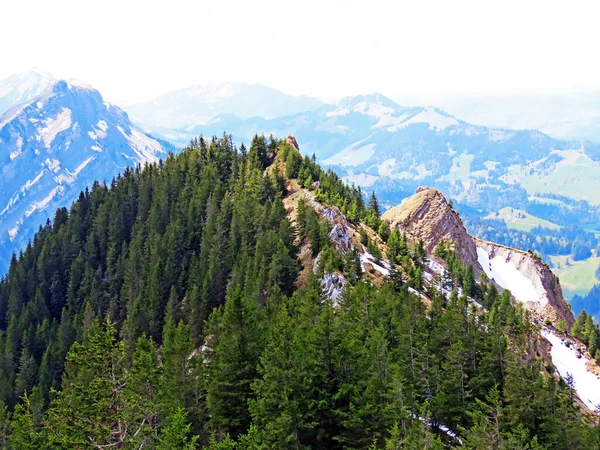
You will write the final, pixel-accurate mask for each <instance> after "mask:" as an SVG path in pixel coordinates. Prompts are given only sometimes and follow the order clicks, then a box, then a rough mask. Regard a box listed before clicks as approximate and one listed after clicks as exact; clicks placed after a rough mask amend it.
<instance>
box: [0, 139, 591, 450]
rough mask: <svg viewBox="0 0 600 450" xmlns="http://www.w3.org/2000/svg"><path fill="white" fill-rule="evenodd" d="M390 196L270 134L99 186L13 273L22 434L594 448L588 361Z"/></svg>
mask: <svg viewBox="0 0 600 450" xmlns="http://www.w3.org/2000/svg"><path fill="white" fill-rule="evenodd" d="M277 175H279V176H277ZM435 197H437V195H436V196H435ZM439 200H440V201H441V199H439ZM410 203H414V202H410ZM439 205H440V206H442V204H441V203H439ZM445 208H449V206H448V205H447V204H446V206H445ZM377 209H378V208H377V202H376V199H373V201H370V202H369V205H368V206H367V205H365V202H364V200H363V198H362V196H361V193H360V192H359V191H358V190H357V189H355V188H351V187H348V186H347V185H345V184H344V183H343V182H342V181H341V180H340V178H339V177H338V176H337V175H336V174H335V173H333V172H331V171H324V170H322V169H321V168H320V167H319V166H318V165H317V164H315V163H314V162H313V161H312V160H311V159H310V158H302V157H301V155H300V153H299V152H298V147H297V145H296V140H295V139H286V140H285V141H271V142H270V141H267V140H266V139H264V138H260V137H257V138H256V139H254V140H253V142H252V144H251V145H250V146H249V149H248V152H247V153H246V152H238V151H237V150H236V149H235V148H234V147H233V145H232V143H231V140H230V139H229V138H228V137H226V136H225V137H223V138H221V139H215V140H211V141H206V140H204V139H198V140H195V141H193V142H192V143H191V145H190V146H189V147H188V148H186V149H184V150H183V151H182V152H181V153H180V154H178V155H176V156H173V157H169V158H168V159H167V160H166V161H165V162H164V164H161V165H154V166H149V167H147V168H145V169H143V170H140V171H133V170H129V171H127V172H126V173H125V174H124V176H123V177H121V178H120V179H119V180H117V181H116V182H115V183H113V184H111V186H110V187H104V186H101V187H99V188H97V189H95V190H93V191H92V192H85V193H83V194H82V195H81V196H80V197H79V198H78V200H77V201H76V203H75V204H74V205H73V207H72V208H71V211H70V214H63V213H60V214H58V215H57V218H56V219H55V221H54V224H53V226H51V227H47V228H45V229H44V230H42V231H41V232H40V233H39V234H38V235H37V237H36V239H35V241H34V243H33V244H32V246H30V247H28V248H27V250H26V251H25V252H24V254H23V255H22V256H21V257H20V258H19V259H18V261H16V262H15V264H14V266H13V267H12V269H11V271H10V273H9V274H8V276H7V277H6V278H3V279H2V280H0V310H5V311H6V312H7V313H6V314H4V315H0V330H1V331H2V332H3V333H1V334H0V337H1V338H2V343H3V344H4V345H0V362H2V375H3V376H2V377H0V399H2V400H3V401H5V402H6V404H7V405H8V407H7V409H9V410H11V412H12V411H13V410H14V414H13V415H11V417H12V420H11V421H10V426H9V427H7V429H8V434H9V436H8V439H9V442H10V444H11V446H13V447H15V448H26V447H27V446H29V447H34V448H62V447H64V443H65V442H66V443H68V444H69V446H71V447H72V446H77V447H79V448H89V447H93V446H95V447H102V448H111V447H112V448H119V447H121V448H124V447H132V448H141V447H143V448H160V447H166V448H181V447H187V448H190V449H192V448H197V447H198V446H202V445H204V446H206V445H208V446H209V447H211V446H212V447H226V448H259V447H262V448H269V449H270V448H273V449H285V448H289V447H290V444H291V445H292V446H293V447H298V448H327V449H333V450H342V449H344V448H357V449H362V448H376V449H381V450H383V449H385V448H403V447H407V448H415V449H417V448H418V449H421V448H439V449H441V448H446V447H451V446H452V447H457V446H461V445H464V446H465V447H466V448H477V449H479V448H484V446H482V445H481V443H482V442H484V443H487V442H490V440H491V439H493V441H492V442H493V443H496V444H498V445H497V446H498V447H499V448H527V447H530V448H535V447H536V446H538V447H539V446H543V447H544V448H548V449H563V448H571V449H573V450H579V449H582V450H583V449H589V448H596V447H597V445H596V443H597V432H596V431H597V430H595V429H594V428H593V427H592V426H590V421H592V416H591V414H592V413H591V412H590V411H588V410H585V409H583V410H580V409H578V407H577V404H576V403H575V402H577V401H578V400H577V393H579V392H580V391H581V390H582V389H583V390H585V389H584V388H585V386H584V387H583V388H582V386H581V385H579V381H580V380H581V379H580V378H579V375H580V374H581V373H587V370H586V369H585V368H584V367H583V363H584V360H583V359H580V360H579V361H580V363H579V364H578V373H577V374H576V380H577V381H576V383H577V385H576V386H575V390H573V388H570V387H567V386H566V384H565V383H561V382H559V380H558V377H557V376H556V372H555V371H554V370H553V367H552V365H551V364H550V362H549V360H547V359H545V358H552V360H554V354H552V355H550V354H551V353H557V355H556V356H557V358H558V359H557V362H558V360H559V359H561V358H562V359H561V361H566V360H567V358H563V357H564V355H563V353H565V352H564V349H563V348H562V347H566V345H562V344H560V343H559V342H560V339H559V338H558V335H557V334H554V331H552V330H551V328H550V327H547V329H546V330H544V332H545V331H551V332H552V333H553V334H552V336H554V337H556V338H557V339H558V341H553V342H554V343H555V345H553V347H552V348H551V347H550V343H548V341H546V340H545V339H544V338H543V337H542V336H541V335H540V334H539V332H538V328H537V327H535V326H532V324H531V322H530V319H529V315H528V314H526V311H525V310H524V309H523V308H520V307H518V306H517V307H515V305H514V304H513V299H512V298H511V296H510V294H509V292H508V291H504V292H502V293H501V294H499V293H498V291H497V290H495V289H494V284H493V283H492V282H491V281H490V282H487V281H485V280H482V281H481V283H478V284H475V282H474V280H473V279H472V277H470V275H469V274H470V271H469V270H468V268H465V267H463V266H462V264H461V263H460V262H459V261H457V260H456V259H455V258H453V254H452V252H449V251H447V252H446V254H445V257H446V259H444V261H441V262H440V261H437V260H436V259H435V255H431V254H428V253H427V252H426V251H425V250H424V249H423V246H422V245H420V244H419V243H418V242H411V241H412V239H406V238H405V237H404V236H399V233H398V229H397V228H395V229H394V230H393V231H391V234H389V235H388V233H387V232H386V227H385V222H382V221H381V218H379V217H378V214H377ZM417 209H418V210H419V211H422V212H426V211H425V210H424V209H423V208H417ZM452 214H454V213H452V212H448V213H447V214H442V215H441V216H442V217H443V218H445V219H443V220H451V221H456V225H458V217H457V216H456V215H455V214H454V216H453V215H452ZM378 224H379V227H375V225H378ZM371 225H373V226H371ZM440 225H443V224H440ZM374 228H377V230H378V233H379V234H380V235H381V237H378V236H377V234H376V233H375V232H374ZM387 231H388V232H389V231H390V230H389V229H388V230H387ZM456 235H457V236H458V233H457V234H456ZM386 241H387V242H386ZM446 250H448V249H446ZM304 275H306V276H305V277H304V278H303V276H304ZM471 275H472V273H471ZM342 280H343V281H342ZM327 287H331V288H332V289H325V288H327ZM340 291H342V292H340ZM328 295H337V297H336V299H335V301H332V298H330V297H328ZM101 320H102V321H103V323H101V322H100V321H101ZM594 329H596V328H594ZM551 339H553V338H551ZM574 347H575V346H574V345H571V347H570V348H571V349H572V350H571V351H570V353H569V354H568V358H571V357H573V358H576V353H575V351H574V350H573V349H574ZM558 352H560V355H558ZM17 355H18V356H17ZM557 367H559V370H561V371H562V370H563V368H564V365H563V364H560V365H557ZM596 383H597V382H596ZM592 384H593V383H592ZM52 388H54V389H55V390H60V391H61V392H60V394H52V395H51V396H50V392H51V389H52ZM25 391H27V392H30V391H31V392H32V394H31V399H29V396H27V397H26V398H24V399H23V402H22V403H20V400H19V396H20V395H21V394H22V393H23V392H25ZM595 392H600V391H599V390H596V391H595ZM595 392H593V393H594V395H593V396H592V397H591V398H590V400H592V401H593V399H594V398H595V395H596V394H595ZM45 400H46V401H45ZM15 404H16V406H15ZM107 405H109V407H107ZM473 411H476V412H477V414H474V413H473ZM582 411H583V412H584V414H582ZM34 412H35V414H37V415H38V417H41V418H43V423H44V425H45V426H42V427H39V426H36V423H35V421H34V420H33V419H32V418H31V417H33V413H34ZM474 416H475V417H474ZM490 416H491V417H490ZM532 418H533V419H535V420H532ZM515 429H516V430H517V431H516V432H515ZM132 430H133V431H132ZM192 436H194V437H193V438H192ZM228 436H235V437H234V438H229V437H228ZM233 439H235V440H237V443H235V442H233ZM195 441H197V442H195ZM215 441H217V442H218V443H217V442H215ZM194 442H195V443H194ZM90 443H91V444H90ZM184 444H185V445H184ZM188 444H189V445H188ZM195 444H197V445H195ZM238 444H239V445H238ZM205 448H206V447H205Z"/></svg>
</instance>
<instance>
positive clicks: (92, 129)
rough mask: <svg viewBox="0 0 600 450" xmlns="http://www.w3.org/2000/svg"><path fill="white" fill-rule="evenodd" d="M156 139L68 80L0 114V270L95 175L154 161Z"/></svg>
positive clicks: (160, 151)
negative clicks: (0, 166) (13, 252)
mask: <svg viewBox="0 0 600 450" xmlns="http://www.w3.org/2000/svg"><path fill="white" fill-rule="evenodd" d="M166 155H167V149H166V148H165V146H164V145H163V144H161V143H160V142H158V141H156V140H155V139H152V138H150V137H149V136H147V135H145V134H144V133H142V132H141V131H139V130H138V129H137V128H135V127H134V126H132V124H131V122H130V121H129V118H128V116H127V114H126V113H125V112H123V111H122V110H121V109H119V108H118V107H115V106H112V105H110V104H109V103H108V102H105V101H104V100H103V98H102V96H101V95H100V93H99V92H98V91H96V90H94V89H93V88H92V87H90V86H88V85H85V84H84V83H81V82H77V81H74V80H69V81H59V82H57V83H55V84H54V85H53V86H52V88H51V89H50V90H48V91H46V92H45V93H44V94H42V95H40V96H38V97H36V98H34V99H33V100H31V101H29V102H26V103H23V104H20V105H17V106H14V107H13V108H11V109H9V110H8V111H7V112H6V113H5V114H4V115H3V116H2V117H0V161H1V164H2V173H1V175H0V205H1V206H0V246H1V247H0V248H1V250H2V251H1V254H2V257H1V258H0V270H1V271H2V272H3V271H4V270H5V268H6V265H7V263H8V262H9V260H10V254H11V252H12V251H13V250H20V249H22V248H23V247H24V245H25V244H26V243H27V240H28V239H30V238H31V237H32V236H33V232H34V231H35V230H37V228H38V227H39V226H40V225H41V224H43V223H44V222H45V221H46V219H47V218H50V217H52V215H53V214H54V211H55V210H56V208H58V207H63V206H66V205H69V204H70V203H71V202H72V201H74V200H75V199H76V198H77V196H78V195H79V192H80V191H82V190H84V189H85V188H86V187H89V186H91V184H92V182H93V181H94V180H100V181H106V182H110V180H111V179H112V178H113V177H115V176H116V175H117V174H118V173H119V172H122V171H123V170H124V169H125V168H126V167H128V166H135V165H136V164H144V163H146V162H151V163H152V162H156V161H158V159H159V158H161V157H165V156H166Z"/></svg>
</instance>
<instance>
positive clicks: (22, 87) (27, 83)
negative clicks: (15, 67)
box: [0, 68, 56, 114]
mask: <svg viewBox="0 0 600 450" xmlns="http://www.w3.org/2000/svg"><path fill="white" fill-rule="evenodd" d="M55 82H56V80H55V79H54V76H52V74H51V73H49V72H45V71H43V70H40V69H36V68H34V69H31V70H29V71H27V72H23V73H18V74H15V75H11V76H9V77H8V78H5V79H3V80H0V114H2V113H3V112H4V111H6V110H7V109H9V108H11V107H12V106H15V105H18V104H19V103H23V102H27V101H29V100H31V99H33V98H35V97H37V96H38V95H40V94H42V93H43V92H45V91H47V90H48V89H49V88H50V87H51V86H52V85H53V84H54V83H55Z"/></svg>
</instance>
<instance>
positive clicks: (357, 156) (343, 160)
mask: <svg viewBox="0 0 600 450" xmlns="http://www.w3.org/2000/svg"><path fill="white" fill-rule="evenodd" d="M374 154H375V144H367V145H364V146H362V147H359V148H354V147H353V146H352V145H351V146H349V147H346V148H345V149H343V150H342V151H341V152H339V153H336V154H335V155H333V156H332V157H330V158H327V159H326V160H325V161H323V164H327V165H332V166H338V165H339V166H343V167H348V166H359V165H361V164H362V163H364V162H366V161H368V160H369V159H371V157H372V156H373V155H374Z"/></svg>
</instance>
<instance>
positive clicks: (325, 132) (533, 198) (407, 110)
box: [181, 94, 600, 220]
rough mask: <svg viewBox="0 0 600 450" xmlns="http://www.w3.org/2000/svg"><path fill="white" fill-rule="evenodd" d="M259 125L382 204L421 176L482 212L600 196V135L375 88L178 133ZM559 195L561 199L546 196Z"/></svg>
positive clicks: (248, 130)
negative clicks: (507, 123) (406, 101)
mask: <svg viewBox="0 0 600 450" xmlns="http://www.w3.org/2000/svg"><path fill="white" fill-rule="evenodd" d="M264 130H268V132H272V133H273V134H274V135H278V136H281V135H287V134H293V135H295V136H296V137H297V138H298V140H299V142H302V149H303V151H304V152H305V153H307V154H312V153H315V154H316V156H317V158H318V159H319V160H320V161H321V162H322V163H323V164H324V165H327V166H330V167H332V168H334V169H335V170H336V171H337V172H338V173H340V174H342V175H343V176H344V178H345V179H346V180H347V181H348V182H350V183H355V184H357V185H361V186H362V187H363V188H366V189H369V190H371V189H373V190H375V191H376V192H378V193H379V194H380V197H381V199H382V200H383V201H384V203H385V204H387V205H391V204H396V203H398V202H399V201H400V200H401V199H402V198H404V197H405V196H407V195H409V194H411V193H412V192H414V189H415V188H416V187H418V186H419V185H428V186H433V187H437V188H438V189H441V190H442V191H443V192H445V193H446V194H447V195H449V196H451V197H452V198H454V199H455V200H458V201H459V202H461V203H463V204H465V205H467V206H469V207H471V208H475V209H477V210H480V212H481V213H483V212H485V213H486V214H488V213H491V212H496V211H498V210H500V209H501V208H503V207H506V206H511V207H515V208H520V209H524V210H526V209H527V207H528V205H530V204H532V203H535V204H540V203H541V204H543V205H546V206H547V207H548V208H550V209H552V208H554V209H555V210H558V209H560V210H564V209H565V208H566V209H568V208H569V207H570V205H569V202H571V201H584V202H587V203H588V204H589V206H590V208H592V209H593V208H595V206H596V205H600V191H599V190H598V189H596V186H597V182H598V180H600V163H599V161H600V144H595V143H589V142H588V143H577V142H571V141H562V140H557V139H553V138H551V137H549V136H547V135H545V134H543V133H541V132H539V131H535V130H509V129H498V128H488V127H484V126H477V125H472V124H469V123H467V122H464V121H462V120H460V119H458V118H456V117H454V116H452V115H450V114H448V113H446V112H444V111H442V110H440V109H438V108H434V107H403V106H400V105H397V104H396V103H395V102H393V101H392V100H390V99H389V98H386V97H384V96H383V95H381V94H371V95H367V96H356V97H350V98H345V99H343V100H341V101H340V102H339V103H338V104H337V105H325V106H322V107H321V108H319V109H316V110H312V111H306V112H302V113H298V114H295V115H291V116H286V117H278V118H274V119H266V118H261V117H254V118H249V119H242V118H239V117H236V116H235V115H232V114H222V115H219V116H217V117H215V118H214V119H213V120H211V121H210V122H208V123H207V124H205V125H202V126H197V127H195V128H192V129H190V130H188V131H185V132H184V131H181V133H182V134H183V139H182V143H183V141H187V140H188V139H189V138H190V137H192V136H196V135H199V134H204V135H208V136H210V135H220V134H222V133H223V132H224V131H227V132H229V133H232V134H233V136H234V139H236V140H237V141H248V140H249V139H250V138H251V136H252V135H253V134H254V133H258V132H261V131H264ZM557 195H560V196H562V197H564V199H563V198H562V197H561V198H559V199H556V198H552V197H555V196H557ZM561 216H563V217H564V218H565V220H568V218H569V217H568V214H563V213H561ZM544 218H547V217H544Z"/></svg>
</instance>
